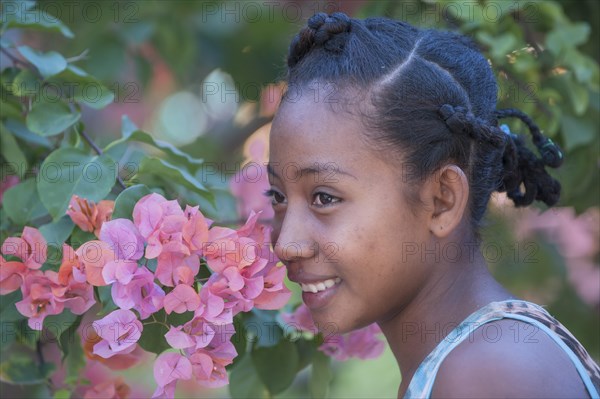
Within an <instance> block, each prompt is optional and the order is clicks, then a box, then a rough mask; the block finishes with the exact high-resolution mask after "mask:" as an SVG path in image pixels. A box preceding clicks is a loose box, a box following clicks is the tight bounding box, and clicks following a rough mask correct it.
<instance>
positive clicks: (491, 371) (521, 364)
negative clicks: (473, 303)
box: [407, 300, 600, 397]
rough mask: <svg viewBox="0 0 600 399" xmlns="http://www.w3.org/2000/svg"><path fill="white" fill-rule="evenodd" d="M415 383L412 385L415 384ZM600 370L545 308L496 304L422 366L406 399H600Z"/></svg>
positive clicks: (457, 331)
mask: <svg viewBox="0 0 600 399" xmlns="http://www.w3.org/2000/svg"><path fill="white" fill-rule="evenodd" d="M413 383H414V384H413ZM599 390H600V369H599V368H598V365H597V364H596V363H595V362H594V361H593V360H592V358H591V357H590V356H589V354H588V353H587V351H586V350H585V348H584V347H583V346H582V345H581V344H580V343H579V341H578V340H577V339H576V338H575V337H574V336H573V335H572V334H571V333H570V332H569V331H568V330H567V329H566V328H565V327H564V326H563V325H562V324H561V323H560V322H559V321H557V320H556V319H555V318H554V317H552V316H551V315H550V314H549V313H548V312H547V311H546V310H545V309H544V308H542V307H541V306H539V305H536V304H533V303H531V302H527V301H521V300H508V301H501V302H492V303H490V304H488V305H487V306H484V307H483V308H481V309H479V310H478V311H476V312H474V313H473V314H472V315H470V316H469V317H468V318H467V319H465V320H464V321H463V322H462V323H461V324H460V325H459V326H457V327H456V328H455V329H454V330H453V331H452V332H451V333H450V334H449V335H448V336H447V337H446V338H445V339H444V340H443V341H442V342H440V344H439V345H438V346H437V347H436V348H435V349H434V350H433V351H432V352H431V353H430V354H429V355H428V356H427V358H426V359H425V360H424V361H423V363H422V364H421V366H420V367H419V369H418V370H417V372H416V373H415V376H414V377H413V381H411V384H410V386H409V391H408V392H407V397H408V396H410V397H412V396H417V397H428V396H429V395H430V394H431V396H432V397H478V396H479V397H480V396H482V395H483V396H503V397H550V396H551V397H586V396H592V397H597V395H598V391H599Z"/></svg>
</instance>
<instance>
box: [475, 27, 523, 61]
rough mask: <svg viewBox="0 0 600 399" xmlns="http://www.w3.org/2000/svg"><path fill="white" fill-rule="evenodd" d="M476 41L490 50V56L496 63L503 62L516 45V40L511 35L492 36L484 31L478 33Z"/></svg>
mask: <svg viewBox="0 0 600 399" xmlns="http://www.w3.org/2000/svg"><path fill="white" fill-rule="evenodd" d="M477 39H478V40H479V41H480V42H481V43H483V44H485V45H487V46H488V47H489V48H490V55H491V56H492V58H493V59H495V60H497V61H502V60H505V59H506V58H505V57H506V55H507V54H508V53H510V52H511V51H513V50H514V49H515V47H516V45H517V38H516V37H515V36H514V35H513V34H512V33H505V34H503V35H495V36H492V35H490V34H489V33H487V32H485V31H479V32H478V33H477Z"/></svg>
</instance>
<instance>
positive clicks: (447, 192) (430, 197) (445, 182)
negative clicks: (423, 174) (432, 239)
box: [421, 165, 469, 238]
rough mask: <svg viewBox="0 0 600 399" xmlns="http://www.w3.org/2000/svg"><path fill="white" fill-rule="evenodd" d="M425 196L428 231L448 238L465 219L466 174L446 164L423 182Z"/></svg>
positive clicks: (466, 197)
mask: <svg viewBox="0 0 600 399" xmlns="http://www.w3.org/2000/svg"><path fill="white" fill-rule="evenodd" d="M421 195H422V197H421V198H422V199H424V200H425V203H427V204H428V205H430V206H428V210H429V212H428V218H427V221H428V224H429V226H428V227H429V231H431V233H432V234H434V235H435V236H436V237H438V238H444V237H447V236H448V235H449V234H450V233H451V232H452V231H454V229H456V227H457V226H458V225H459V224H460V222H461V221H462V219H463V215H464V213H465V212H466V209H467V204H468V202H469V182H468V181H467V176H465V173H464V172H463V171H462V169H461V168H459V167H458V166H456V165H446V166H443V167H442V168H440V169H439V170H438V171H437V172H435V173H434V174H433V175H432V176H430V178H429V179H428V180H427V182H426V183H425V184H424V187H423V190H422V191H421Z"/></svg>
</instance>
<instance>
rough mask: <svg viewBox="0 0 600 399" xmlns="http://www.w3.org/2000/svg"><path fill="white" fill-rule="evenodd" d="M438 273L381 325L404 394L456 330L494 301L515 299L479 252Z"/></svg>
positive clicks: (439, 268)
mask: <svg viewBox="0 0 600 399" xmlns="http://www.w3.org/2000/svg"><path fill="white" fill-rule="evenodd" d="M434 270H435V271H436V273H435V275H432V276H431V278H429V279H428V281H427V284H425V286H424V287H423V289H421V290H420V291H419V293H418V294H417V295H416V297H415V298H414V299H413V300H412V301H411V302H410V303H409V304H408V305H407V306H406V307H405V308H404V309H402V311H401V312H399V313H398V314H397V315H396V316H395V317H394V318H392V319H390V320H386V321H385V322H382V323H380V327H381V330H382V331H383V333H384V335H385V337H386V339H387V341H388V343H389V345H390V348H391V350H392V353H393V354H394V356H395V358H396V361H397V362H398V366H399V368H400V372H401V374H402V384H401V385H400V393H401V394H402V395H403V394H404V392H405V391H406V389H407V388H408V384H409V383H410V380H411V379H412V376H413V374H414V373H415V371H416V369H417V368H418V367H419V365H420V364H421V362H422V361H423V359H425V357H426V356H427V355H428V354H429V353H430V352H431V351H432V350H433V349H434V348H435V347H436V346H437V344H438V343H440V342H441V341H442V340H443V339H444V338H445V337H446V335H448V334H449V333H450V332H451V331H452V329H453V328H454V327H456V326H457V325H458V324H460V323H461V322H462V321H463V320H464V319H465V318H466V317H467V316H469V315H470V314H471V313H473V312H474V311H476V310H477V309H479V308H481V307H482V306H484V305H486V304H488V303H490V302H493V301H501V300H505V299H509V298H514V296H513V295H511V294H510V293H509V292H508V291H507V290H505V289H504V287H502V286H501V285H500V284H499V283H498V282H497V281H496V280H495V279H494V278H493V276H492V275H491V274H490V273H489V271H488V269H487V265H486V263H485V260H484V258H483V256H482V255H481V253H479V251H476V252H475V257H474V259H471V262H468V263H452V264H446V265H436V267H435V268H434ZM399 397H401V396H400V395H399Z"/></svg>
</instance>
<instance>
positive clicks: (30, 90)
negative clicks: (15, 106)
mask: <svg viewBox="0 0 600 399" xmlns="http://www.w3.org/2000/svg"><path fill="white" fill-rule="evenodd" d="M40 88H41V84H40V81H39V79H38V77H37V76H36V75H35V74H34V73H33V72H31V71H30V70H29V69H23V70H22V71H21V72H19V73H18V74H17V76H15V78H14V80H13V81H12V86H11V88H10V91H11V92H12V93H13V94H14V95H15V96H18V97H34V96H37V95H38V93H39V91H40Z"/></svg>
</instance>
